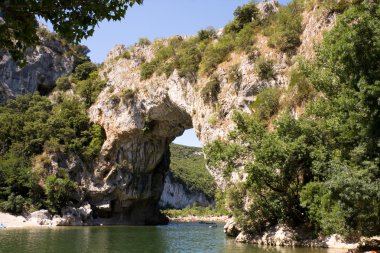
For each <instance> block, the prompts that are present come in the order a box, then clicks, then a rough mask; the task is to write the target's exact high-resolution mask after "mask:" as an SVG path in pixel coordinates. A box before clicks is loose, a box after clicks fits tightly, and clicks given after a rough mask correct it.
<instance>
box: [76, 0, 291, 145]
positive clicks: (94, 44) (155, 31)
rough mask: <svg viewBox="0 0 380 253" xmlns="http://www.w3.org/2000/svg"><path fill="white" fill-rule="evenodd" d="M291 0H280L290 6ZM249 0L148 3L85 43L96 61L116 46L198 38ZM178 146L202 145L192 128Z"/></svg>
mask: <svg viewBox="0 0 380 253" xmlns="http://www.w3.org/2000/svg"><path fill="white" fill-rule="evenodd" d="M289 1H290V0H279V2H280V3H281V4H287V3H288V2H289ZM247 2H249V0H145V1H144V4H143V5H135V6H133V7H132V8H130V9H129V10H128V11H127V14H126V17H125V18H124V19H123V20H122V21H118V22H116V21H111V22H108V21H105V22H101V23H100V24H99V26H98V27H97V28H96V29H95V33H94V35H93V36H92V37H91V38H88V39H87V40H84V41H82V44H84V45H86V46H87V47H88V48H89V49H90V50H91V52H90V53H89V56H90V57H91V60H92V61H93V62H97V63H101V62H103V61H104V59H105V57H106V55H107V52H108V51H109V50H110V49H111V48H112V47H113V46H114V45H116V44H124V45H127V46H129V45H133V44H134V43H136V42H137V41H138V40H139V38H142V37H147V38H149V39H151V40H154V39H156V38H164V37H169V36H173V35H194V34H196V33H197V32H198V31H199V30H200V29H203V28H207V27H209V26H213V27H215V28H222V27H224V26H225V25H226V24H227V23H228V22H229V21H231V20H232V19H233V12H234V10H235V9H236V8H237V7H238V6H240V5H243V4H245V3H247ZM174 142H175V143H178V144H183V145H188V146H197V147H200V146H201V144H200V142H199V141H198V139H197V137H196V136H195V133H194V130H193V129H190V130H187V131H185V133H184V134H183V135H182V136H180V137H178V138H177V139H176V140H175V141H174Z"/></svg>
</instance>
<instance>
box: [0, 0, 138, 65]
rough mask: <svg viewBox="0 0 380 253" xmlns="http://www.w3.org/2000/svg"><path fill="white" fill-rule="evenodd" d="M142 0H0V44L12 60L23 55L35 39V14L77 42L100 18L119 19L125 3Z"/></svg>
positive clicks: (36, 37)
mask: <svg viewBox="0 0 380 253" xmlns="http://www.w3.org/2000/svg"><path fill="white" fill-rule="evenodd" d="M142 2H143V1H142V0H122V1H120V0H111V1H105V0H98V1H86V0H76V1H72V0H70V1H63V0H60V1H51V0H44V1H37V0H25V1H1V2H0V18H1V19H2V20H3V22H1V23H0V34H1V37H0V48H1V49H3V50H5V51H8V52H9V53H11V55H12V56H13V58H14V59H15V60H20V59H22V58H23V52H24V51H25V49H26V48H27V47H31V46H34V45H36V44H37V43H38V42H39V38H38V36H37V27H38V24H37V16H39V17H41V18H43V19H45V20H46V21H49V22H51V24H52V25H53V28H54V30H55V31H56V32H57V33H58V34H59V35H61V36H62V37H63V38H65V39H67V40H68V41H70V42H80V41H81V39H82V38H88V37H89V36H91V35H92V34H93V33H94V30H95V26H96V25H97V24H98V23H99V22H100V21H102V20H104V19H107V20H121V19H122V18H123V17H124V16H125V14H126V10H127V8H128V7H131V6H132V5H134V4H135V3H137V4H141V3H142Z"/></svg>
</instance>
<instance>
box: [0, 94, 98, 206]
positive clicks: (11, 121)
mask: <svg viewBox="0 0 380 253" xmlns="http://www.w3.org/2000/svg"><path fill="white" fill-rule="evenodd" d="M0 119H1V120H4V124H1V125H0V143H1V147H0V202H1V203H2V204H0V207H1V208H2V210H5V211H9V212H17V213H19V212H20V211H22V210H30V209H34V208H40V207H41V206H46V205H47V206H50V204H47V202H46V201H47V199H46V195H45V193H44V190H43V188H42V187H41V186H40V184H39V180H41V177H43V175H45V174H49V173H48V172H46V171H45V172H43V173H42V174H41V175H40V174H38V171H37V170H35V169H34V168H33V164H32V160H33V158H34V157H35V156H37V155H39V154H41V153H42V152H44V151H45V152H64V153H67V154H69V153H75V154H78V155H80V156H82V158H83V159H86V160H88V161H91V160H93V159H94V158H95V157H96V156H97V155H98V153H99V151H100V148H101V145H102V144H103V140H104V133H103V130H102V129H101V127H100V126H97V125H94V124H91V123H90V122H89V120H88V118H87V115H86V111H85V107H84V105H83V104H82V103H81V102H80V101H78V99H76V98H72V97H65V96H63V97H62V98H61V101H60V102H59V103H57V104H52V103H51V102H50V101H49V100H48V98H46V97H42V96H40V95H37V94H28V95H24V96H19V97H17V98H16V99H15V100H8V101H7V102H6V103H5V104H3V105H2V106H0ZM51 133H54V135H52V134H51ZM67 180H68V179H67ZM67 180H66V181H67ZM66 183H68V182H65V185H66V186H67V184H66ZM62 187H64V186H62ZM69 189H70V188H68V189H67V190H69ZM12 194H13V195H12ZM56 204H57V203H55V204H53V206H54V207H57V205H56ZM53 206H52V207H53Z"/></svg>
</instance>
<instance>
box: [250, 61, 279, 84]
mask: <svg viewBox="0 0 380 253" xmlns="http://www.w3.org/2000/svg"><path fill="white" fill-rule="evenodd" d="M273 65H274V62H273V60H267V59H265V58H264V57H259V58H258V59H257V60H256V65H255V71H256V73H257V75H258V76H259V77H260V78H261V79H263V80H271V79H273V78H274V77H275V76H276V73H275V71H274V68H273Z"/></svg>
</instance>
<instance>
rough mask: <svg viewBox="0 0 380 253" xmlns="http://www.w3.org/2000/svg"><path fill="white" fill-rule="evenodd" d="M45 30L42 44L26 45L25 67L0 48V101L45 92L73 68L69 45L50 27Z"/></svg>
mask: <svg viewBox="0 0 380 253" xmlns="http://www.w3.org/2000/svg"><path fill="white" fill-rule="evenodd" d="M41 29H42V30H43V31H45V30H44V29H45V28H41ZM44 34H45V35H40V38H41V44H40V45H38V46H36V47H35V48H34V49H31V48H29V49H27V51H26V55H25V59H26V61H27V64H26V65H25V66H23V67H21V66H18V65H17V63H16V62H15V61H13V59H12V57H11V56H10V55H9V54H6V53H4V52H2V51H1V50H0V102H1V101H3V100H5V99H7V98H10V97H14V96H17V95H22V94H26V93H31V92H35V91H40V93H43V94H44V93H46V92H48V91H50V90H51V89H52V88H54V85H55V80H57V79H58V78H59V77H61V76H63V75H67V74H70V73H71V72H72V71H73V69H74V62H75V57H74V56H73V55H72V54H70V49H69V47H68V46H67V45H63V44H62V42H60V41H59V40H58V39H55V38H54V37H53V35H52V34H49V33H48V32H47V31H45V32H44Z"/></svg>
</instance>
